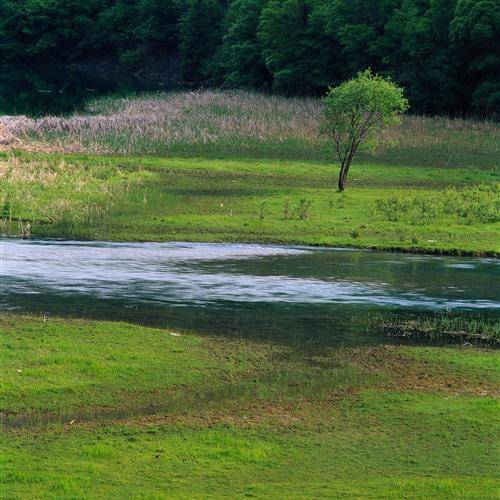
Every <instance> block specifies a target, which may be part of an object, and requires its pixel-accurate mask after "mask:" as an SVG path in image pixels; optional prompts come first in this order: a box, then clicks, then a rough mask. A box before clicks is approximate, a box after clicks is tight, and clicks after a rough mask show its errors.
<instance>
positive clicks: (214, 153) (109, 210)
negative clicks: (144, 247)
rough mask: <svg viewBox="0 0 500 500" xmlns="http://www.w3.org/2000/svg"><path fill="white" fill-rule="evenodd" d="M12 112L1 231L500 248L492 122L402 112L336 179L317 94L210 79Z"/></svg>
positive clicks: (475, 250)
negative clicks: (218, 86) (178, 90)
mask: <svg viewBox="0 0 500 500" xmlns="http://www.w3.org/2000/svg"><path fill="white" fill-rule="evenodd" d="M9 120H10V121H9V127H10V129H9V130H11V131H12V132H11V133H13V134H16V137H17V139H16V140H15V141H14V142H13V143H12V144H11V145H10V146H9V147H4V150H5V151H4V152H3V153H2V157H1V158H0V175H1V177H0V179H1V181H0V182H1V198H2V199H1V200H0V203H1V205H0V208H1V212H2V213H1V218H2V222H1V223H2V232H3V233H4V234H10V235H34V236H51V237H53V236H56V237H67V238H82V239H88V238H91V239H95V238H98V239H108V240H153V241H165V240H167V241H168V240H190V241H192V240H194V241H238V242H256V241H258V242H278V243H301V244H313V245H342V246H357V247H370V248H388V249H403V250H413V251H427V252H439V253H454V254H478V255H491V256H495V255H498V253H499V252H500V239H499V238H498V231H499V230H500V224H499V221H500V202H499V200H500V196H499V195H498V189H499V187H498V179H499V175H498V158H499V157H500V149H499V146H498V144H500V140H499V138H500V131H499V128H498V125H496V124H494V123H490V122H474V121H467V120H457V119H455V120H452V119H445V118H436V119H432V118H424V117H411V116H409V117H406V118H405V119H404V121H403V123H402V125H401V126H400V127H399V128H398V129H396V130H392V131H387V132H384V134H385V136H386V137H385V139H386V141H385V142H384V144H385V146H383V147H382V148H381V149H380V151H378V153H377V154H375V155H368V154H366V153H364V154H362V155H361V156H360V157H359V159H358V160H357V162H356V163H355V165H354V167H353V169H352V172H351V174H350V179H349V185H348V189H347V191H346V192H345V193H344V194H341V193H338V192H337V191H336V189H335V186H336V175H337V168H338V167H337V165H336V164H335V162H333V161H330V160H329V158H330V157H331V153H329V152H328V142H327V141H326V139H325V138H324V137H322V136H321V134H319V131H318V127H319V125H318V124H319V123H320V108H319V103H318V101H315V100H311V99H309V100H308V99H290V100H286V99H282V98H276V97H263V96H259V95H256V94H247V93H236V92H234V93H220V92H208V91H206V92H199V93H187V94H173V95H167V96H162V95H157V96H148V97H142V98H136V99H132V98H130V99H114V100H113V99H104V100H100V101H96V102H94V103H91V104H90V105H89V106H88V109H87V114H83V115H75V116H71V117H67V118H58V117H47V118H40V119H28V118H18V119H16V118H11V119H9Z"/></svg>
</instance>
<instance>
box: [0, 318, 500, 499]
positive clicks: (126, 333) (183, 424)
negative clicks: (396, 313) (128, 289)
mask: <svg viewBox="0 0 500 500" xmlns="http://www.w3.org/2000/svg"><path fill="white" fill-rule="evenodd" d="M0 325H1V331H2V346H3V347H2V372H3V377H4V383H3V386H2V392H1V404H2V408H3V409H4V411H3V425H4V433H3V435H2V449H3V457H2V474H1V482H2V487H1V488H2V489H1V490H0V491H1V493H2V497H3V498H40V497H45V498H47V497H50V498H53V497H57V498H117V497H120V498H123V497H127V498H172V497H176V498H179V497H180V498H199V497H203V498H221V497H240V496H249V497H261V496H267V497H274V498H275V497H280V498H281V497H284V496H288V497H292V498H311V497H316V498H317V497H337V498H338V497H346V498H352V497H359V496H363V497H370V498H402V497H405V498H407V497H411V498H431V497H432V498H451V497H454V498H457V497H459V498H495V497H496V492H497V489H496V488H497V486H498V484H497V482H496V480H495V473H496V470H497V465H498V448H497V445H498V439H497V437H498V432H497V431H498V426H497V424H498V404H497V403H496V401H495V399H494V396H495V395H496V393H497V391H498V384H497V382H498V376H499V372H498V367H499V366H500V365H499V363H498V353H497V352H496V351H492V350H486V349H482V350H477V349H475V348H460V347H449V348H439V349H437V348H432V347H403V346H401V347H395V346H379V347H365V348H350V349H339V348H336V349H332V348H326V347H324V346H316V348H312V347H311V346H309V348H305V346H301V347H300V348H298V346H290V345H286V344H273V343H269V342H261V343H256V342H255V341H252V342H249V341H247V340H245V339H240V340H236V339H231V340H229V339H225V338H221V337H199V336H195V335H189V334H182V335H179V334H177V335H175V334H174V333H175V332H171V331H166V330H160V329H151V328H146V327H139V326H132V325H127V324H120V323H106V322H92V321H81V320H71V321H70V320H57V319H51V320H49V321H47V322H44V321H43V320H42V319H41V318H38V319H37V318H27V317H24V318H22V317H12V316H5V315H4V316H2V317H1V320H0Z"/></svg>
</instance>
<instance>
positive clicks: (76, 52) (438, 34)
mask: <svg viewBox="0 0 500 500" xmlns="http://www.w3.org/2000/svg"><path fill="white" fill-rule="evenodd" d="M499 34H500V0H0V61H2V62H5V63H14V62H15V63H18V62H23V61H24V62H28V63H31V62H36V63H39V64H54V63H58V64H69V63H74V62H76V61H82V60H85V59H87V58H92V57H94V58H95V57H103V55H106V57H109V58H113V59H114V60H118V61H120V62H121V63H122V64H123V65H126V66H127V67H130V69H131V70H138V69H140V67H141V64H143V62H144V61H145V60H150V61H151V60H157V61H160V60H162V59H164V58H177V59H178V60H179V65H178V67H179V71H180V78H181V80H182V81H183V82H184V83H185V84H188V85H191V86H203V85H205V86H207V85H211V86H219V85H222V86H225V87H239V88H256V89H262V90H267V91H273V92H279V93H282V94H287V95H319V94H324V92H325V91H326V89H327V87H328V86H329V85H336V84H338V83H339V82H341V81H343V80H346V79H348V78H350V77H352V76H353V75H354V74H356V73H357V72H358V71H360V70H363V69H365V68H368V67H369V68H372V70H373V71H375V72H377V73H379V74H382V75H388V76H391V77H392V78H393V80H394V81H396V82H397V83H398V84H400V85H402V86H404V87H405V88H406V89H407V94H408V97H409V100H410V103H411V106H412V109H413V110H414V111H419V112H428V113H435V112H438V113H441V112H443V113H470V112H474V113H478V114H489V113H497V112H498V109H500V72H499V69H500V36H499Z"/></svg>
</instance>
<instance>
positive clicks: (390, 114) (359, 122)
mask: <svg viewBox="0 0 500 500" xmlns="http://www.w3.org/2000/svg"><path fill="white" fill-rule="evenodd" d="M324 102H325V110H324V117H325V123H324V128H323V130H324V132H325V133H326V134H328V136H329V137H331V139H332V141H333V145H334V149H335V153H336V155H337V157H338V159H339V161H340V173H339V180H338V188H339V191H344V188H345V184H346V180H347V174H348V173H349V169H350V167H351V164H352V160H353V158H354V155H355V154H356V152H357V151H358V149H359V148H360V147H366V148H370V149H373V148H375V147H376V146H377V144H378V141H379V137H378V133H379V132H380V130H381V129H382V128H384V127H389V126H394V125H397V124H398V123H399V120H400V118H399V117H400V115H401V114H402V113H404V112H405V111H406V110H407V109H408V101H407V99H406V98H405V96H404V93H403V89H402V88H401V87H398V86H397V85H396V84H394V83H393V82H392V81H391V80H389V79H387V78H383V77H381V76H378V75H373V74H372V72H371V70H365V71H362V72H360V73H358V74H357V76H356V77H355V78H353V79H351V80H349V81H347V82H344V83H342V84H340V85H339V86H338V87H334V88H330V90H329V91H328V93H327V96H326V97H325V99H324Z"/></svg>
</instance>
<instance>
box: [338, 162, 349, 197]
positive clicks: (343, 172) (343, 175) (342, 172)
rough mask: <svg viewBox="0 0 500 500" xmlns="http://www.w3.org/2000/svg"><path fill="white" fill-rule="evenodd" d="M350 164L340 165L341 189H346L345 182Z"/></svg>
mask: <svg viewBox="0 0 500 500" xmlns="http://www.w3.org/2000/svg"><path fill="white" fill-rule="evenodd" d="M349 166H350V165H349V164H348V163H347V162H346V163H343V164H342V166H341V167H340V174H339V191H344V189H345V183H346V180H347V173H348V172H349Z"/></svg>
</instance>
